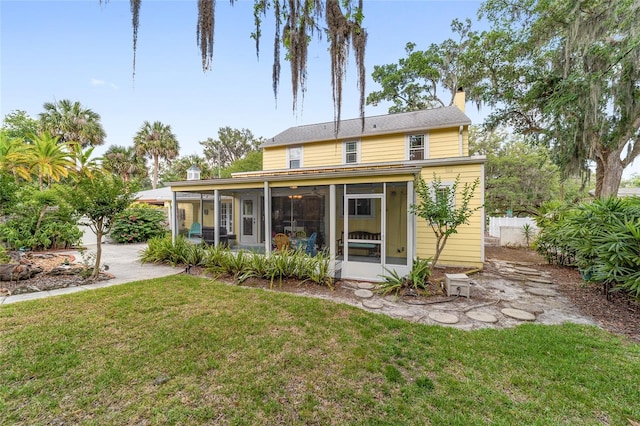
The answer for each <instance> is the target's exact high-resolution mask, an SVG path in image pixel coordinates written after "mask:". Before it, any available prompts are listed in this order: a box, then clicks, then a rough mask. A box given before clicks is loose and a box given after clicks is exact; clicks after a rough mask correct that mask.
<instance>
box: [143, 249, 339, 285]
mask: <svg viewBox="0 0 640 426" xmlns="http://www.w3.org/2000/svg"><path fill="white" fill-rule="evenodd" d="M140 259H141V261H142V262H143V263H148V262H151V263H164V262H166V263H169V264H171V265H173V266H175V265H178V264H191V265H196V266H204V267H205V268H206V269H207V271H208V272H211V273H214V274H220V273H224V274H229V275H232V276H233V277H234V280H235V281H236V282H238V283H241V282H244V281H245V280H247V279H249V278H252V277H255V278H264V279H268V280H269V281H270V282H271V285H272V286H273V283H274V281H275V280H276V279H277V280H278V281H280V282H282V280H283V279H287V278H294V279H299V280H302V282H306V281H311V282H312V283H315V284H318V285H326V286H329V287H331V286H332V284H333V280H332V278H331V276H330V270H329V265H330V262H329V258H328V257H327V256H325V255H323V254H318V255H316V256H310V255H308V254H306V253H305V252H304V251H303V250H298V251H285V252H278V253H273V254H272V255H271V256H268V257H267V256H264V255H263V254H259V253H252V252H247V251H242V250H241V251H238V252H233V251H231V250H230V249H228V248H226V247H223V246H217V247H214V246H205V245H201V244H199V245H195V244H191V243H189V241H188V240H187V239H186V238H185V237H183V236H179V237H178V238H176V240H175V242H172V241H171V237H170V236H164V237H154V238H152V239H150V240H149V243H148V245H147V248H145V249H144V250H142V252H141V255H140Z"/></svg>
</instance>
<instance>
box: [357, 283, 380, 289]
mask: <svg viewBox="0 0 640 426" xmlns="http://www.w3.org/2000/svg"><path fill="white" fill-rule="evenodd" d="M375 287H376V286H375V284H372V283H358V288H359V289H362V290H372V289H374V288H375Z"/></svg>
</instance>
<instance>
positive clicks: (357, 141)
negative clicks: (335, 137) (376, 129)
mask: <svg viewBox="0 0 640 426" xmlns="http://www.w3.org/2000/svg"><path fill="white" fill-rule="evenodd" d="M351 142H355V144H356V162H355V163H347V144H348V143H351ZM361 162H362V145H361V143H360V139H345V140H343V141H342V164H345V165H351V164H360V163H361Z"/></svg>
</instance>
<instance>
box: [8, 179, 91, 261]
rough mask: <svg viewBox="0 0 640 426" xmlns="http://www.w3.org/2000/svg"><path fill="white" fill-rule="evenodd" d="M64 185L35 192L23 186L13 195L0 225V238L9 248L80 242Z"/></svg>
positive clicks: (35, 190) (59, 245)
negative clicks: (4, 220)
mask: <svg viewBox="0 0 640 426" xmlns="http://www.w3.org/2000/svg"><path fill="white" fill-rule="evenodd" d="M71 190H72V189H71V188H70V187H68V186H65V185H56V186H54V187H52V188H51V189H47V190H45V191H39V190H37V189H36V188H33V187H30V186H23V187H21V188H20V189H19V192H18V193H17V194H16V195H15V199H16V200H17V201H16V202H15V203H14V204H13V205H11V206H9V207H8V208H7V209H6V211H5V213H6V214H7V217H8V219H7V221H6V222H5V223H2V224H0V240H2V241H3V242H4V243H6V244H7V245H8V246H9V247H10V248H11V249H14V250H17V249H19V248H22V247H24V248H29V249H32V250H46V249H50V248H54V249H55V248H67V247H71V246H74V245H77V244H78V243H79V242H80V238H81V237H82V233H81V232H80V230H79V229H78V225H77V223H78V217H77V214H76V213H75V212H74V211H73V209H72V208H71V207H70V206H69V204H68V203H67V201H66V194H67V191H71Z"/></svg>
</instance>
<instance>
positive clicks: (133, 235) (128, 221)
mask: <svg viewBox="0 0 640 426" xmlns="http://www.w3.org/2000/svg"><path fill="white" fill-rule="evenodd" d="M166 232H167V222H166V216H165V214H164V211H162V210H161V209H159V208H156V207H152V206H148V205H146V204H138V205H134V206H132V207H130V208H128V209H126V210H125V211H124V212H122V213H121V214H119V215H118V216H116V219H115V221H114V223H113V228H112V229H111V234H110V236H111V238H113V239H114V240H115V241H116V242H118V243H141V242H146V241H149V240H150V239H151V238H153V237H156V236H159V235H164V234H165V233H166Z"/></svg>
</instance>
